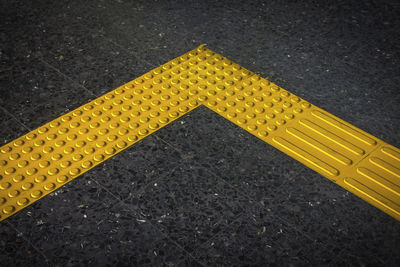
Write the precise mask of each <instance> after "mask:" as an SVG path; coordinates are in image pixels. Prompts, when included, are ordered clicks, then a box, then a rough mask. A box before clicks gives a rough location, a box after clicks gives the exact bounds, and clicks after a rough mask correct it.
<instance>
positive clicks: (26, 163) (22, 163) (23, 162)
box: [18, 160, 29, 168]
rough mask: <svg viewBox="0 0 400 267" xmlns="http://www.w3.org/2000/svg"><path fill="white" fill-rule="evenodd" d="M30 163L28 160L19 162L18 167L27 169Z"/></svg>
mask: <svg viewBox="0 0 400 267" xmlns="http://www.w3.org/2000/svg"><path fill="white" fill-rule="evenodd" d="M28 164H29V162H28V161H27V160H20V161H18V167H20V168H22V167H26V166H28Z"/></svg>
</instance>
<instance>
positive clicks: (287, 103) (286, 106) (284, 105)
mask: <svg viewBox="0 0 400 267" xmlns="http://www.w3.org/2000/svg"><path fill="white" fill-rule="evenodd" d="M291 106H292V104H291V103H289V102H287V101H285V103H283V107H284V108H290V107H291Z"/></svg>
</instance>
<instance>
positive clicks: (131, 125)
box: [128, 122, 140, 129]
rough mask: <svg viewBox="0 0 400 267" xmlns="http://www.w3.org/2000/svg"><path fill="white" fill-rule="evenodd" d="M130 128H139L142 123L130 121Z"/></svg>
mask: <svg viewBox="0 0 400 267" xmlns="http://www.w3.org/2000/svg"><path fill="white" fill-rule="evenodd" d="M128 126H129V128H131V129H136V128H138V127H139V126H140V125H139V123H137V122H132V123H129V125H128Z"/></svg>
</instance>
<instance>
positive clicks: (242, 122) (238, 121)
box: [237, 118, 247, 124]
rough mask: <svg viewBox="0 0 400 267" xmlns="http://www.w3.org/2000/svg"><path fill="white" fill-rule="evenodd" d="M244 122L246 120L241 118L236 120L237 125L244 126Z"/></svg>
mask: <svg viewBox="0 0 400 267" xmlns="http://www.w3.org/2000/svg"><path fill="white" fill-rule="evenodd" d="M246 122H247V120H246V119H243V118H241V119H238V120H237V123H238V124H245V123H246Z"/></svg>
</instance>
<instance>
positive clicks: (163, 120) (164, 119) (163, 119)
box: [158, 118, 169, 124]
mask: <svg viewBox="0 0 400 267" xmlns="http://www.w3.org/2000/svg"><path fill="white" fill-rule="evenodd" d="M158 122H159V123H161V124H166V123H168V122H169V119H168V118H161V119H159V120H158Z"/></svg>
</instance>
